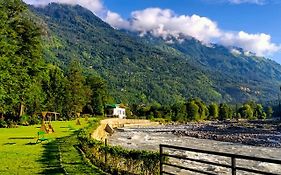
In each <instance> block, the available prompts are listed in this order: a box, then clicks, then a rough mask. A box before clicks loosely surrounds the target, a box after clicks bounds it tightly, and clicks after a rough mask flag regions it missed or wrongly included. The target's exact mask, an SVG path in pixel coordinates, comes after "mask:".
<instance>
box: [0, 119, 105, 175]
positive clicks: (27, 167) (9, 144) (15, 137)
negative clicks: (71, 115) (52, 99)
mask: <svg viewBox="0 0 281 175" xmlns="http://www.w3.org/2000/svg"><path fill="white" fill-rule="evenodd" d="M81 123H82V125H81V126H77V125H75V121H69V122H53V123H52V124H53V127H54V129H55V133H52V134H48V135H46V137H47V138H50V139H51V141H49V142H45V143H41V144H35V142H36V140H37V139H36V133H37V131H38V130H39V127H40V126H39V125H36V126H27V127H23V126H21V127H19V128H9V129H0V150H1V151H0V174H65V172H67V173H69V174H103V173H101V172H100V171H98V170H97V169H96V168H95V167H93V166H90V165H89V164H87V163H86V161H85V159H83V157H82V156H81V154H80V153H79V151H78V150H76V148H75V147H74V145H75V144H77V140H76V135H75V134H74V130H72V129H70V128H69V126H72V127H73V128H75V129H78V128H81V127H83V126H85V125H86V122H84V121H83V119H82V122H81Z"/></svg>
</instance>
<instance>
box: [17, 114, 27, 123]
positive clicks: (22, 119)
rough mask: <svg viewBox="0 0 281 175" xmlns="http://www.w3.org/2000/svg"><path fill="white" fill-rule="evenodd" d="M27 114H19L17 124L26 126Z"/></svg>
mask: <svg viewBox="0 0 281 175" xmlns="http://www.w3.org/2000/svg"><path fill="white" fill-rule="evenodd" d="M28 121H29V116H28V115H26V114H25V115H23V116H21V117H20V122H19V124H20V125H24V126H28V125H29V122H28Z"/></svg>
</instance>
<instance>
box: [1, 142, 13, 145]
mask: <svg viewBox="0 0 281 175" xmlns="http://www.w3.org/2000/svg"><path fill="white" fill-rule="evenodd" d="M15 144H16V143H15V142H9V143H4V144H3V145H15Z"/></svg>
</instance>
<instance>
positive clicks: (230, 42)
mask: <svg viewBox="0 0 281 175" xmlns="http://www.w3.org/2000/svg"><path fill="white" fill-rule="evenodd" d="M220 42H221V43H222V44H223V45H225V46H238V47H241V48H243V49H245V50H247V51H251V52H254V53H256V54H257V55H258V56H262V55H270V54H271V53H274V52H277V51H279V50H280V49H281V48H280V45H277V44H274V43H272V42H271V36H270V35H267V34H264V33H259V34H249V33H246V32H244V31H240V32H238V33H230V32H226V33H224V34H223V36H222V37H221V38H220Z"/></svg>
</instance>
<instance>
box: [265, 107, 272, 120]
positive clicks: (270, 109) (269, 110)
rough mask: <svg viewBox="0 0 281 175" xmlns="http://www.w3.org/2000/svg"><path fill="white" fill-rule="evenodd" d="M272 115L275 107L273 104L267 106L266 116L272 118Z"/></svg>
mask: <svg viewBox="0 0 281 175" xmlns="http://www.w3.org/2000/svg"><path fill="white" fill-rule="evenodd" d="M272 115H273V109H272V107H271V106H269V107H267V108H266V116H267V118H272Z"/></svg>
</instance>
